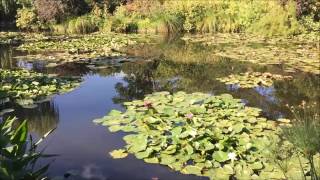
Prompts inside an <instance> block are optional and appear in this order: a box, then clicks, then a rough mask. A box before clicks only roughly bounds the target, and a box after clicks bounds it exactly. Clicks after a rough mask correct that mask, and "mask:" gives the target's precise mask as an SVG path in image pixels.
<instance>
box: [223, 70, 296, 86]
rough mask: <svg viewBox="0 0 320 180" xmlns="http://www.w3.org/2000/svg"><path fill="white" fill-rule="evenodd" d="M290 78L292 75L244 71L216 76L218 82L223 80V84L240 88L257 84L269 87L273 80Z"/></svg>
mask: <svg viewBox="0 0 320 180" xmlns="http://www.w3.org/2000/svg"><path fill="white" fill-rule="evenodd" d="M290 79H292V76H283V75H279V74H271V73H268V72H265V73H261V72H246V73H241V74H231V75H229V76H227V77H222V78H217V80H219V81H220V82H224V83H225V84H235V85H237V86H239V87H240V88H254V87H258V86H265V87H269V86H272V85H273V81H279V80H290Z"/></svg>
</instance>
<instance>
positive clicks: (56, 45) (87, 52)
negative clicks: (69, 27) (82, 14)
mask: <svg viewBox="0 0 320 180" xmlns="http://www.w3.org/2000/svg"><path fill="white" fill-rule="evenodd" d="M148 41H149V39H148V38H147V37H146V36H141V35H137V34H127V35H126V34H121V35H119V34H113V33H112V34H90V35H84V36H81V37H77V36H74V37H61V38H60V39H59V38H58V39H51V40H43V41H36V42H30V43H25V44H22V45H20V46H19V47H18V48H17V49H19V50H24V51H29V52H46V53H47V54H43V53H37V54H30V55H27V56H26V57H24V58H27V59H41V60H55V61H57V60H61V61H77V60H81V59H95V58H101V57H102V58H104V57H110V56H111V57H113V56H121V55H124V53H122V52H120V49H121V48H123V47H125V46H128V45H133V44H136V43H138V42H139V43H144V42H148ZM48 52H50V53H49V54H48Z"/></svg>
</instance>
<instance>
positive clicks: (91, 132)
mask: <svg viewBox="0 0 320 180" xmlns="http://www.w3.org/2000/svg"><path fill="white" fill-rule="evenodd" d="M221 46H223V44H222V45H221ZM126 51H127V53H128V54H129V55H130V57H119V58H115V59H112V60H110V59H101V60H99V62H98V63H99V66H100V67H101V68H95V67H96V66H93V65H92V64H90V62H89V63H88V62H86V63H83V62H81V63H77V62H70V63H64V64H62V65H60V66H56V67H48V66H47V62H46V61H41V60H40V59H39V60H36V61H30V60H26V59H24V58H23V57H24V56H25V55H27V54H26V53H25V52H21V51H18V50H16V49H15V48H14V47H11V46H5V45H1V46H0V57H1V59H0V68H5V69H11V68H15V67H21V68H26V69H32V70H34V71H37V72H44V73H54V74H58V75H68V76H76V77H81V79H82V83H81V85H80V86H79V87H78V88H76V89H75V90H73V91H71V92H69V93H66V94H61V95H56V96H54V97H53V98H52V99H51V100H50V101H46V102H43V103H40V104H38V106H37V107H36V108H33V109H26V108H22V107H20V106H18V105H16V104H14V103H11V102H8V103H6V104H3V105H1V106H0V108H1V109H5V108H12V109H14V111H13V112H10V113H7V114H5V115H3V117H8V116H17V117H18V118H19V119H20V120H22V119H27V120H28V121H29V129H30V130H31V134H32V135H33V136H36V137H39V136H41V135H43V134H45V133H46V132H47V131H49V130H50V129H53V128H56V130H55V131H54V133H53V134H51V135H50V136H49V137H48V138H47V139H46V141H45V143H44V144H42V145H41V148H44V149H45V151H44V152H45V153H47V154H57V155H58V156H57V157H55V158H53V159H54V160H53V159H49V160H42V161H41V162H40V163H42V164H44V163H47V162H50V163H51V165H50V168H49V171H48V174H49V176H52V177H54V176H62V175H63V174H65V173H67V172H69V173H71V174H72V173H75V174H77V175H76V179H101V180H102V179H113V180H114V179H116V180H117V179H119V180H122V179H131V180H143V179H146V180H155V179H160V180H161V179H165V180H170V179H175V180H176V179H181V180H182V179H183V180H196V179H206V178H203V177H197V176H193V175H182V174H180V173H178V172H174V171H172V170H170V169H169V168H167V167H165V166H161V165H150V164H146V163H144V162H143V161H141V160H138V159H136V158H135V157H134V156H129V157H128V158H125V159H120V160H117V159H112V158H111V156H110V155H109V153H108V152H110V151H112V150H114V149H119V148H121V147H122V146H124V144H125V143H124V141H123V140H122V137H123V135H124V133H111V132H109V131H108V130H107V129H106V128H105V127H103V126H99V125H96V124H94V123H93V122H92V120H93V119H96V118H101V117H103V116H104V115H105V114H107V113H108V112H109V111H111V110H112V109H117V110H121V111H124V107H123V105H122V103H123V102H126V101H131V100H134V99H143V98H144V96H145V95H146V94H150V93H152V92H158V91H169V92H177V91H185V92H188V93H192V92H203V93H209V94H215V95H219V94H222V93H229V94H232V95H233V96H234V97H236V98H240V99H241V100H242V101H243V102H244V103H245V104H247V105H249V106H252V107H258V108H261V109H262V110H263V115H264V116H265V117H267V118H269V119H274V120H276V119H279V118H290V117H291V114H290V111H289V109H288V108H287V107H286V105H287V104H289V105H298V104H300V103H301V102H302V101H306V102H314V101H316V102H319V100H320V94H319V90H320V87H319V86H320V82H319V75H316V74H312V73H307V72H295V73H292V72H288V71H287V69H286V68H285V67H284V66H283V65H281V64H277V65H257V64H255V63H250V62H241V61H237V60H234V59H232V58H227V57H213V56H212V54H210V53H211V52H212V51H213V50H212V48H210V47H208V46H203V45H201V44H188V43H186V42H185V41H182V40H180V39H166V40H162V41H161V42H159V43H157V44H153V45H150V46H148V45H147V46H133V47H130V48H127V49H126ZM15 57H18V58H15ZM201 58H212V59H215V60H214V61H211V62H207V61H204V62H201ZM185 59H193V60H192V61H190V62H186V61H184V60H185ZM248 71H253V72H270V73H274V74H282V75H291V76H293V77H294V79H293V80H285V81H275V82H274V84H273V85H271V86H269V87H264V86H257V87H254V88H240V87H239V86H236V85H226V84H224V83H223V82H220V81H219V80H217V78H221V77H226V76H228V75H230V74H237V73H245V72H248ZM1 109H0V110H1Z"/></svg>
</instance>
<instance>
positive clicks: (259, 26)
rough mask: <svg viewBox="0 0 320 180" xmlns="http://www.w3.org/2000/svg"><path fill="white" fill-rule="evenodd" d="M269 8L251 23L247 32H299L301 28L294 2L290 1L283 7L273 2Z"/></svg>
mask: <svg viewBox="0 0 320 180" xmlns="http://www.w3.org/2000/svg"><path fill="white" fill-rule="evenodd" d="M270 8H271V10H270V11H269V12H267V13H266V14H265V15H264V16H263V17H262V18H261V19H259V20H258V21H257V22H254V23H253V24H252V25H251V27H250V29H249V32H253V33H259V34H263V35H267V36H273V35H282V36H288V35H296V34H299V33H300V32H301V30H302V28H301V26H300V24H299V22H298V20H297V18H296V6H295V3H294V2H290V3H288V4H287V5H285V6H284V7H281V6H280V5H279V4H278V3H275V4H272V6H271V7H270Z"/></svg>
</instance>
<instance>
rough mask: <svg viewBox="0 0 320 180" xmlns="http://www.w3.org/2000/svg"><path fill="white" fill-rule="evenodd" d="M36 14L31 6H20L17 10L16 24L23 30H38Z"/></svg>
mask: <svg viewBox="0 0 320 180" xmlns="http://www.w3.org/2000/svg"><path fill="white" fill-rule="evenodd" d="M37 21H38V19H37V15H36V13H35V11H34V9H32V8H22V9H18V11H17V20H16V25H17V27H18V28H20V29H23V30H32V31H35V30H38V29H39V25H38V22H37Z"/></svg>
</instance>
